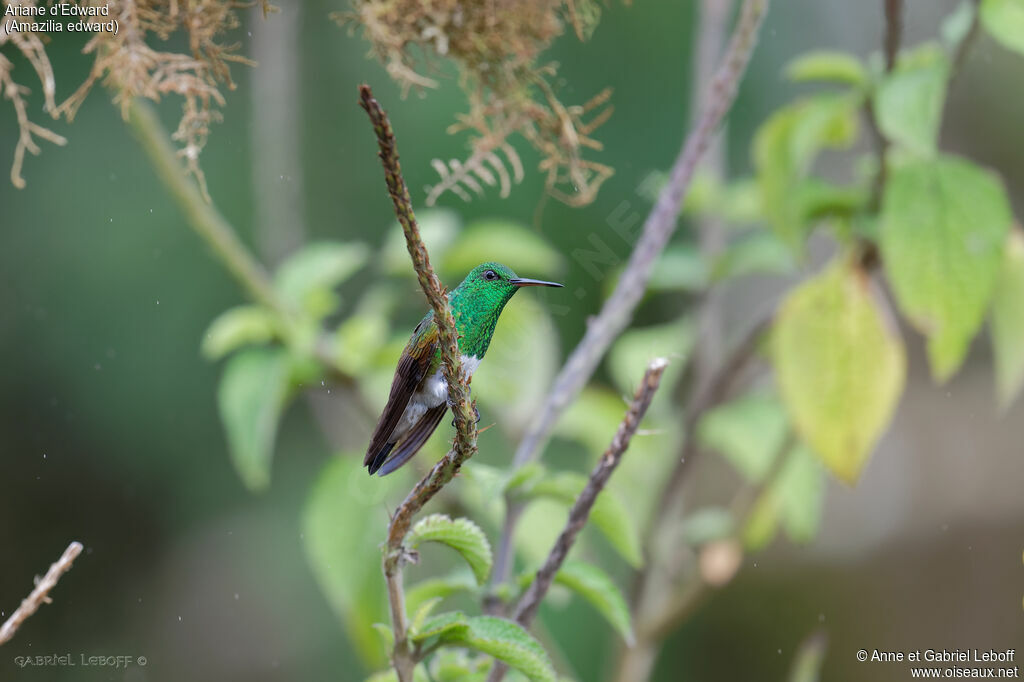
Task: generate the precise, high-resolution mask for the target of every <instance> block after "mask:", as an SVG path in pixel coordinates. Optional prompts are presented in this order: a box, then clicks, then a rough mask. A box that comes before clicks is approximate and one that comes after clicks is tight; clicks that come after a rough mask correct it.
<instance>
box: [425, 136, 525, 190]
mask: <svg viewBox="0 0 1024 682" xmlns="http://www.w3.org/2000/svg"><path fill="white" fill-rule="evenodd" d="M499 151H500V152H502V153H503V154H504V156H505V159H506V160H507V162H508V165H509V166H511V168H512V173H511V174H510V173H509V169H508V168H506V167H505V163H506V162H505V161H502V158H501V155H499V154H498V152H499ZM430 165H431V166H432V167H433V168H434V170H435V171H437V174H438V175H440V176H441V181H440V182H438V183H437V184H435V185H428V186H427V187H426V188H425V189H426V192H427V206H433V205H434V203H435V202H436V201H437V200H438V198H439V197H441V195H443V194H444V193H445V192H451V193H452V194H454V195H455V196H457V197H459V198H460V199H462V200H463V201H466V202H468V201H472V196H470V194H469V192H467V191H466V190H467V189H469V190H472V191H473V192H474V193H475V194H476V195H477V196H482V195H483V193H484V188H483V186H482V185H481V184H480V183H481V182H483V184H484V185H487V186H488V187H494V186H497V187H498V192H499V196H500V197H501V198H502V199H506V198H508V196H509V194H511V193H512V185H513V184H516V185H518V184H519V183H520V182H522V181H523V177H524V176H525V174H524V172H523V162H522V160H521V159H520V158H519V154H518V153H517V152H516V150H515V148H514V147H513V146H512V145H510V144H507V143H502V144H499V145H498V146H497V148H496V149H494V150H490V149H488V148H486V147H477V148H476V149H475V150H474V151H473V153H472V154H471V155H470V156H469V158H467V159H466V160H465V161H459V160H458V159H450V160H449V161H448V163H445V162H444V161H442V160H441V159H433V160H432V161H431V162H430Z"/></svg>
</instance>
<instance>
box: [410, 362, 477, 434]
mask: <svg viewBox="0 0 1024 682" xmlns="http://www.w3.org/2000/svg"><path fill="white" fill-rule="evenodd" d="M479 366H480V358H478V357H476V356H475V355H463V356H462V367H463V369H464V370H465V372H466V376H467V377H471V376H473V372H475V371H476V368H477V367H479ZM446 400H448V382H446V381H445V380H444V372H443V371H442V370H441V369H438V370H437V371H436V372H434V374H433V375H431V376H429V377H427V380H426V381H424V382H423V388H421V389H420V390H419V391H417V392H416V393H413V395H412V398H410V399H409V404H408V406H406V408H405V412H404V413H402V418H401V419H400V420H399V421H398V424H397V425H396V426H395V430H394V435H393V436H392V437H393V438H396V439H397V438H401V437H402V436H404V435H405V434H406V432H408V431H409V429H411V428H412V427H414V426H415V425H416V422H418V421H419V420H420V418H421V417H422V416H423V415H424V414H425V413H426V411H427V410H428V409H429V408H431V407H437V406H438V405H440V404H441V403H443V402H445V401H446Z"/></svg>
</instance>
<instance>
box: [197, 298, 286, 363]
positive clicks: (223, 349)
mask: <svg viewBox="0 0 1024 682" xmlns="http://www.w3.org/2000/svg"><path fill="white" fill-rule="evenodd" d="M279 333H280V322H279V320H278V319H277V316H276V315H274V314H273V313H272V312H270V311H269V310H267V309H266V308H264V307H262V306H258V305H242V306H238V307H235V308H231V309H229V310H225V311H224V312H223V313H221V314H220V315H218V316H217V319H215V320H214V321H213V322H211V323H210V326H209V327H207V329H206V333H205V334H203V345H202V353H203V355H204V356H206V357H207V358H209V359H210V360H217V359H219V358H222V357H224V356H225V355H227V354H228V353H230V352H231V351H233V350H235V349H237V348H239V347H241V346H246V345H250V344H259V343H266V342H267V341H270V340H271V339H273V338H275V337H276V336H277V335H278V334H279Z"/></svg>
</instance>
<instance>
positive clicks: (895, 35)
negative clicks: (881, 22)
mask: <svg viewBox="0 0 1024 682" xmlns="http://www.w3.org/2000/svg"><path fill="white" fill-rule="evenodd" d="M884 2H885V37H884V38H883V45H882V47H883V48H884V50H885V70H886V71H892V70H893V69H894V68H895V67H896V57H897V55H899V53H900V43H902V42H903V0H884Z"/></svg>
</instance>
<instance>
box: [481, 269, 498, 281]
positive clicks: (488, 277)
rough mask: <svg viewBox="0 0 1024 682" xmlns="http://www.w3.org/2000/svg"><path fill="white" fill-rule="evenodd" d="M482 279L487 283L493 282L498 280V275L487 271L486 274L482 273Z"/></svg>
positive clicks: (492, 271)
mask: <svg viewBox="0 0 1024 682" xmlns="http://www.w3.org/2000/svg"><path fill="white" fill-rule="evenodd" d="M484 279H486V280H487V281H489V282H493V281H494V280H496V279H498V273H496V272H495V271H494V270H488V271H487V272H485V273H484Z"/></svg>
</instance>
